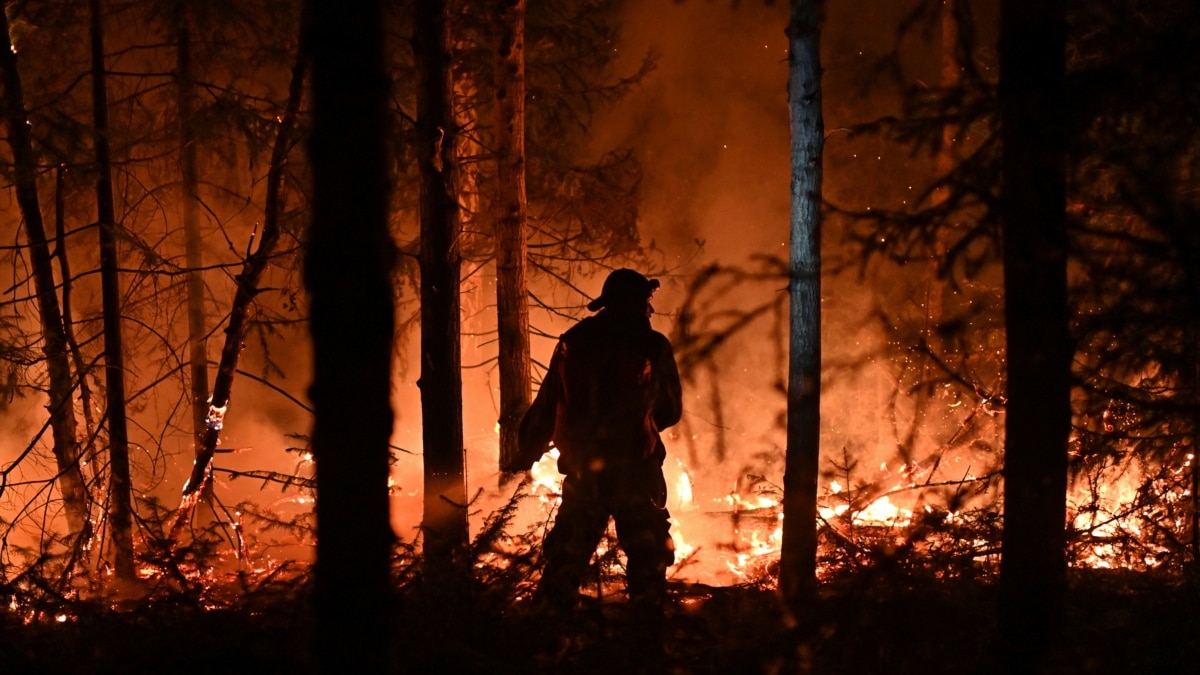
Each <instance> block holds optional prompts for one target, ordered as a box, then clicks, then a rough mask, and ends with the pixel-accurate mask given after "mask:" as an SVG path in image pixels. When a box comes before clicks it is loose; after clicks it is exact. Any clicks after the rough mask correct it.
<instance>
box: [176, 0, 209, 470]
mask: <svg viewBox="0 0 1200 675" xmlns="http://www.w3.org/2000/svg"><path fill="white" fill-rule="evenodd" d="M178 11H179V16H178V18H177V31H176V40H175V57H176V63H175V71H176V75H175V78H176V88H177V95H178V104H179V169H180V178H181V181H182V182H181V191H182V193H183V194H182V195H180V199H179V211H180V216H181V217H182V220H183V236H184V253H185V260H186V264H187V291H188V295H187V298H188V299H187V308H188V312H187V316H188V372H189V373H190V375H191V400H192V446H193V448H194V449H195V453H196V457H200V456H201V454H202V453H203V450H204V442H205V440H204V437H205V435H206V432H207V428H208V425H207V419H208V346H207V344H206V342H205V334H206V331H207V327H206V325H205V324H206V322H207V318H206V315H205V311H204V275H203V273H202V272H201V268H203V266H204V254H203V240H202V237H201V233H200V207H199V199H198V197H197V192H198V184H199V179H198V178H197V171H196V136H195V134H194V133H193V131H192V125H193V124H194V121H193V119H192V117H193V115H194V110H195V102H196V92H195V76H194V75H193V72H192V39H191V24H190V21H191V16H190V12H189V3H188V1H187V0H180V2H179V10H178ZM206 485H207V488H206V491H211V490H212V483H207V484H206Z"/></svg>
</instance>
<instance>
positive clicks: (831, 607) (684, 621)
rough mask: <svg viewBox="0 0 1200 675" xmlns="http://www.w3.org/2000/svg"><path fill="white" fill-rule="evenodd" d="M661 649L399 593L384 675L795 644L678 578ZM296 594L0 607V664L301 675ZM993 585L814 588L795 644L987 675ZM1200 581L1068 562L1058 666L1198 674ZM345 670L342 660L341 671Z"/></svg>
mask: <svg viewBox="0 0 1200 675" xmlns="http://www.w3.org/2000/svg"><path fill="white" fill-rule="evenodd" d="M672 595H673V600H674V602H673V603H672V604H671V606H670V607H669V609H668V612H667V616H666V620H665V626H664V631H663V638H662V652H661V658H660V659H659V660H658V661H655V660H654V659H653V658H651V657H650V656H649V655H648V648H647V644H648V643H647V639H646V636H645V634H644V632H643V626H642V625H641V624H639V623H638V622H636V621H634V620H632V618H631V616H630V615H629V610H628V607H627V606H626V605H625V603H623V602H620V601H618V600H608V601H604V602H600V601H595V600H593V601H592V602H590V603H586V606H585V607H584V608H583V609H581V610H580V611H578V612H576V613H575V614H573V615H571V616H568V617H554V618H550V617H546V616H542V615H538V614H536V613H533V612H528V611H524V610H521V609H511V608H510V609H508V610H506V611H493V610H482V611H473V610H472V609H471V608H460V609H462V610H465V611H445V612H436V611H430V610H429V608H428V607H426V608H424V609H422V608H421V606H420V604H421V603H405V602H401V603H400V607H401V609H400V611H399V615H400V616H399V619H398V620H397V626H396V630H395V632H394V635H393V640H392V643H393V644H392V646H393V650H394V652H393V659H392V661H393V663H394V664H395V666H396V667H395V669H394V670H395V672H404V673H618V674H622V675H624V674H629V673H651V672H660V673H713V674H716V673H737V674H743V673H745V674H748V673H774V672H784V673H786V672H795V670H796V667H795V662H794V661H793V660H791V658H792V657H793V656H794V655H795V654H796V651H797V650H796V648H795V645H794V643H793V641H792V639H791V638H790V637H789V635H788V633H787V632H786V631H785V630H784V628H783V621H782V616H781V614H780V611H779V606H778V602H777V599H776V596H775V594H774V593H773V592H771V591H768V590H763V589H758V588H753V587H724V588H713V587H706V586H694V585H688V586H676V587H674V588H673V589H672ZM307 607H308V605H307V602H306V601H305V600H304V599H303V598H297V597H293V598H290V599H284V600H280V601H277V602H274V603H273V604H270V605H259V606H257V607H255V608H248V607H247V608H242V609H238V610H224V611H201V610H197V609H195V608H189V607H185V606H183V605H180V604H169V603H159V604H156V605H154V606H144V607H140V608H138V609H137V610H136V611H129V612H119V613H116V612H111V611H103V612H99V611H98V612H97V613H95V614H93V615H80V616H76V617H75V618H73V619H72V620H69V621H66V622H63V623H51V624H29V625H24V624H21V623H19V622H16V621H14V619H13V617H12V616H11V615H10V616H8V617H7V618H4V616H3V614H0V672H3V673H5V674H6V675H23V674H25V673H30V674H33V673H38V674H41V673H46V674H51V673H122V674H125V675H132V674H141V673H172V674H178V673H207V674H209V675H215V674H226V673H294V674H301V673H311V672H315V671H316V668H315V659H314V655H313V651H312V647H313V644H314V642H315V641H314V640H313V635H314V633H313V624H312V621H311V612H309V611H308V610H307ZM994 607H995V589H994V587H993V586H991V585H989V584H986V583H983V582H979V581H966V580H957V581H935V580H926V581H914V580H913V579H911V578H906V579H905V580H903V581H897V580H889V579H888V578H885V577H884V576H883V575H880V574H877V573H867V574H864V575H863V576H862V577H861V578H856V579H847V580H842V581H839V582H838V583H837V584H836V585H830V586H827V587H824V588H823V589H822V595H821V610H820V616H819V617H818V624H819V628H818V631H817V635H818V637H817V638H816V640H815V642H814V644H813V649H811V650H809V651H807V652H805V655H806V658H807V659H808V663H809V665H810V666H811V672H813V673H819V674H822V675H826V674H828V675H840V674H842V673H847V674H849V673H855V674H859V675H862V674H868V675H869V674H874V673H880V674H887V675H907V674H909V673H912V674H914V675H915V674H920V675H931V674H937V673H989V672H996V669H995V668H993V667H992V664H993V662H994V659H993V655H994V651H993V647H992V645H993V641H994V637H995V627H996V620H995V609H994ZM1197 664H1200V588H1197V587H1196V586H1195V585H1192V584H1189V583H1187V582H1185V581H1182V580H1180V579H1178V578H1174V579H1167V578H1161V577H1158V576H1156V575H1149V574H1134V573H1128V572H1103V571H1094V570H1091V571H1086V572H1073V573H1072V578H1071V588H1070V591H1069V593H1068V597H1067V603H1066V622H1065V624H1064V625H1063V626H1062V629H1061V631H1060V636H1059V640H1058V642H1057V648H1056V650H1055V651H1054V656H1053V665H1052V667H1051V668H1050V672H1053V673H1064V674H1066V673H1072V674H1074V673H1079V674H1095V675H1108V674H1113V675H1116V674H1118V673H1119V674H1126V673H1136V674H1139V675H1140V674H1154V673H1173V674H1175V673H1194V672H1200V671H1198V670H1197V668H1198V666H1197ZM354 672H355V669H354V666H353V664H347V667H346V669H345V675H352V674H353V673H354Z"/></svg>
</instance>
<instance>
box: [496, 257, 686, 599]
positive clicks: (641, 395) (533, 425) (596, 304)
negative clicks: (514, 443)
mask: <svg viewBox="0 0 1200 675" xmlns="http://www.w3.org/2000/svg"><path fill="white" fill-rule="evenodd" d="M658 286H659V283H658V281H657V280H651V279H648V278H646V277H645V276H643V275H642V274H640V273H638V272H636V271H634V270H631V269H618V270H615V271H613V272H612V273H611V274H609V276H608V278H607V279H606V280H605V282H604V286H603V289H602V290H601V293H600V297H598V298H596V299H595V300H593V301H592V302H591V303H590V304H588V306H587V307H588V309H589V310H590V311H592V312H597V313H596V314H595V315H593V316H589V317H586V318H584V319H583V320H581V321H580V322H579V323H577V324H576V325H575V326H573V327H571V328H570V329H569V330H568V331H567V332H566V333H564V334H563V335H562V336H561V337H560V339H559V341H558V344H557V346H556V347H555V350H554V355H553V357H552V358H551V360H550V367H549V370H548V371H547V372H546V377H545V379H544V380H543V381H542V386H541V388H540V389H539V390H538V393H537V396H536V398H535V399H534V401H533V404H532V405H531V406H530V408H529V411H528V412H527V413H526V414H525V417H524V418H523V419H522V421H521V429H520V446H521V452H520V454H519V458H518V459H517V460H516V463H517V465H516V466H513V467H507V468H506V470H509V471H523V470H528V469H529V468H530V467H531V466H532V464H533V462H535V461H537V459H538V458H539V457H541V456H542V454H543V453H544V452H545V451H546V450H547V449H548V448H549V446H550V444H551V443H552V442H553V444H554V446H555V447H557V448H558V451H559V459H558V470H559V472H561V473H562V474H564V476H565V477H564V479H563V485H562V504H561V506H560V507H559V510H558V515H557V517H556V518H555V522H554V527H553V529H552V530H551V531H550V533H549V534H547V535H546V539H545V541H544V544H543V556H544V559H545V570H544V572H543V574H542V580H541V583H540V584H539V586H538V590H537V595H536V599H535V601H536V603H537V604H538V605H540V606H543V607H546V608H547V609H550V610H560V611H569V610H570V609H572V608H573V607H574V606H575V604H576V602H577V601H578V599H579V586H580V584H581V583H582V581H583V578H584V576H585V574H586V573H587V569H588V565H589V562H590V561H591V558H592V554H593V553H594V552H595V550H596V546H597V545H598V544H599V542H600V539H601V537H603V536H604V532H605V530H606V529H607V527H608V522H609V518H610V517H611V518H612V519H613V520H614V521H615V523H616V529H617V539H618V542H619V544H620V547H621V549H622V550H623V551H624V552H625V556H626V558H627V566H626V588H627V592H628V595H629V599H630V602H631V603H632V604H634V606H635V608H637V609H639V610H648V611H649V612H651V613H652V614H657V615H661V611H662V606H663V603H664V601H665V599H666V570H667V567H669V566H670V565H671V564H672V563H673V562H674V561H675V549H674V544H673V542H672V541H671V535H670V533H669V530H670V523H669V522H668V519H669V517H670V514H669V513H668V512H667V486H666V482H665V480H664V478H663V472H662V464H663V459H664V458H665V457H666V447H665V446H664V445H663V442H662V438H661V436H660V435H659V432H660V431H662V430H663V429H666V428H667V427H670V426H672V425H673V424H675V423H677V422H678V421H679V418H680V415H681V414H682V406H683V402H682V388H681V385H680V382H679V371H678V368H677V366H676V364H675V355H674V352H673V350H672V349H671V343H670V341H669V340H668V339H667V337H666V336H665V335H663V334H662V333H659V332H658V331H655V330H654V329H653V328H651V326H650V315H651V314H653V313H654V308H653V307H652V306H651V305H650V299H651V296H652V295H653V294H654V291H655V290H656V289H657V288H658Z"/></svg>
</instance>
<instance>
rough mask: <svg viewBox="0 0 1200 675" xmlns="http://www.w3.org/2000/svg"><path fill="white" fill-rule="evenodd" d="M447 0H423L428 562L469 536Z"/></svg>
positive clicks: (419, 38)
mask: <svg viewBox="0 0 1200 675" xmlns="http://www.w3.org/2000/svg"><path fill="white" fill-rule="evenodd" d="M446 20H447V11H446V2H445V0H417V2H416V6H415V15H414V24H415V30H414V34H413V53H414V56H415V58H416V62H417V135H418V139H417V143H418V150H417V167H418V170H419V172H420V175H421V178H420V181H421V255H420V266H421V376H420V380H419V382H418V384H419V386H420V388H421V426H422V439H423V442H424V453H425V468H424V479H425V499H424V506H425V512H424V518H423V522H422V530H423V533H424V537H425V557H426V569H427V570H430V571H433V570H449V569H452V568H453V564H452V563H453V562H454V557H455V553H456V552H457V551H459V550H461V549H462V548H463V547H465V546H466V543H467V505H466V475H465V474H466V469H465V456H464V448H463V427H462V415H463V413H462V374H461V362H462V347H461V335H460V333H461V330H460V317H459V286H460V280H459V275H460V270H461V267H462V253H461V251H460V248H459V233H460V231H461V227H460V223H459V218H460V214H459V205H458V200H457V199H456V196H455V193H454V188H455V173H456V171H457V168H458V167H457V162H458V157H457V152H456V149H457V136H458V129H457V128H456V127H455V123H454V112H453V105H452V104H451V100H450V92H451V91H453V82H452V78H451V72H450V55H449V36H448V35H447V27H446Z"/></svg>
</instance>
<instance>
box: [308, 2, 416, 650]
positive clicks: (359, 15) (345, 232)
mask: <svg viewBox="0 0 1200 675" xmlns="http://www.w3.org/2000/svg"><path fill="white" fill-rule="evenodd" d="M310 7H311V16H310V19H311V22H306V23H308V25H310V26H311V29H310V30H311V36H312V41H311V45H312V68H313V76H312V96H313V102H312V105H313V132H312V136H311V139H310V141H309V158H310V164H311V166H312V172H313V222H312V229H311V230H310V232H309V236H308V242H307V245H306V247H305V255H306V258H305V267H304V282H305V286H306V287H307V288H308V291H309V296H310V316H311V319H310V330H311V332H312V341H313V382H312V387H311V389H310V390H309V395H310V398H311V399H312V402H313V410H314V413H315V422H314V426H313V434H312V444H313V448H314V450H315V452H316V459H317V528H318V530H317V531H318V535H319V537H318V541H317V571H316V589H315V599H316V611H317V621H318V627H319V629H320V633H319V649H320V657H321V658H320V662H321V671H322V672H328V673H334V672H341V671H345V670H347V669H348V668H350V669H351V670H353V671H354V672H356V673H385V672H390V671H389V669H388V634H389V632H390V628H389V625H388V621H389V616H388V604H389V603H388V600H387V598H388V589H389V574H388V572H389V553H390V546H391V543H392V541H393V539H394V535H393V534H392V531H391V526H390V520H389V516H388V488H387V481H388V452H389V450H388V444H389V441H390V438H391V433H392V424H393V421H394V418H393V413H392V405H391V393H392V350H393V348H394V344H393V340H394V339H395V335H394V333H395V317H394V315H393V312H394V300H393V295H392V294H393V289H392V276H391V275H392V267H393V264H394V260H395V251H396V246H395V242H393V241H392V238H391V236H390V234H389V232H388V187H389V174H388V159H387V151H386V148H387V147H388V143H387V140H386V139H387V137H388V128H387V127H388V124H387V101H388V82H387V76H386V74H385V72H384V55H383V12H382V9H381V3H380V2H378V0H375V1H374V2H369V1H366V0H364V1H363V2H355V3H345V2H340V1H339V0H311V5H310Z"/></svg>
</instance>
